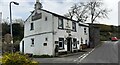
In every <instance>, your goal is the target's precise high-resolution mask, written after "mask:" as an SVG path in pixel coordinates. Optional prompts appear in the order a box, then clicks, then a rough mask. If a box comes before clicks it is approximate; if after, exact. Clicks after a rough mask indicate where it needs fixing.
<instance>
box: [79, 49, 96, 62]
mask: <svg viewBox="0 0 120 65" xmlns="http://www.w3.org/2000/svg"><path fill="white" fill-rule="evenodd" d="M94 50H95V48H93V49H92V50H91V51H90V52H89V53H87V54H86V55H85V56H84V57H82V58H81V59H80V61H79V63H80V62H81V61H82V60H83V59H84V58H86V57H87V56H88V55H89V54H90V53H92V52H93V51H94Z"/></svg>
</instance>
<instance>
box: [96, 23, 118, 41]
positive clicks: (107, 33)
mask: <svg viewBox="0 0 120 65" xmlns="http://www.w3.org/2000/svg"><path fill="white" fill-rule="evenodd" d="M95 25H96V27H99V28H100V39H101V40H110V38H111V37H118V38H120V34H119V33H120V31H119V30H118V26H113V25H105V24H95Z"/></svg>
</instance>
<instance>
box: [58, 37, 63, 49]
mask: <svg viewBox="0 0 120 65" xmlns="http://www.w3.org/2000/svg"><path fill="white" fill-rule="evenodd" d="M59 49H64V38H59Z"/></svg>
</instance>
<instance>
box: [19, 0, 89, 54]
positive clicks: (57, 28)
mask: <svg viewBox="0 0 120 65" xmlns="http://www.w3.org/2000/svg"><path fill="white" fill-rule="evenodd" d="M81 44H86V45H89V25H88V24H85V23H82V22H78V21H75V20H72V19H69V18H66V17H64V16H61V15H58V14H55V13H53V12H50V11H47V10H44V9H42V4H41V3H40V2H39V0H37V1H36V4H35V10H34V11H33V12H31V15H30V16H29V17H28V18H27V19H26V21H25V23H24V38H23V40H22V41H21V42H20V51H21V52H22V53H25V54H26V53H30V54H33V55H44V54H45V55H53V56H54V55H55V53H56V52H59V53H60V52H74V51H78V50H80V47H81V46H80V45H81Z"/></svg>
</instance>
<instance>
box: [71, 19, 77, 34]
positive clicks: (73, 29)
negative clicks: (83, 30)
mask: <svg viewBox="0 0 120 65" xmlns="http://www.w3.org/2000/svg"><path fill="white" fill-rule="evenodd" d="M72 31H74V32H77V30H76V22H75V21H73V22H72Z"/></svg>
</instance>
